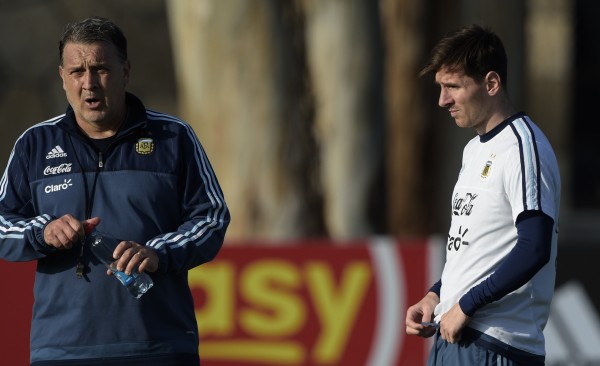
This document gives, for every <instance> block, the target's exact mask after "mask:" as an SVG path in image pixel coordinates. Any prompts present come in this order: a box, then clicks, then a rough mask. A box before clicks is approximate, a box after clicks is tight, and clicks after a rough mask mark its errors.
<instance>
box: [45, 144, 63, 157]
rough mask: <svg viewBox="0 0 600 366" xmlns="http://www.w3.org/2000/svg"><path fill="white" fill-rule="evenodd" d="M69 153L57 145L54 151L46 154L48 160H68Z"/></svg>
mask: <svg viewBox="0 0 600 366" xmlns="http://www.w3.org/2000/svg"><path fill="white" fill-rule="evenodd" d="M66 157H67V153H66V152H65V151H64V150H63V149H62V147H60V146H59V145H56V146H55V147H54V148H53V149H52V150H50V151H49V152H48V154H46V159H54V158H66Z"/></svg>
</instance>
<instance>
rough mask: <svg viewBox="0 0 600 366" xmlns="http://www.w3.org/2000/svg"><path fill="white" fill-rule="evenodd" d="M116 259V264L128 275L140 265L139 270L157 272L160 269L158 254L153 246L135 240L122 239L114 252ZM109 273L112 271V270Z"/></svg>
mask: <svg viewBox="0 0 600 366" xmlns="http://www.w3.org/2000/svg"><path fill="white" fill-rule="evenodd" d="M113 258H115V259H116V261H115V265H116V266H117V269H118V270H119V271H123V272H125V274H127V275H131V273H132V272H133V271H134V270H135V269H136V267H138V266H139V267H138V271H139V272H143V271H146V272H156V270H157V269H158V255H156V252H155V251H154V249H152V248H148V247H146V246H144V245H141V244H139V243H136V242H133V241H122V242H120V243H119V245H117V248H116V249H115V251H114V252H113ZM108 273H111V272H110V270H109V271H108Z"/></svg>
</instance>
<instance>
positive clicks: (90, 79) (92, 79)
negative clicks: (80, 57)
mask: <svg viewBox="0 0 600 366" xmlns="http://www.w3.org/2000/svg"><path fill="white" fill-rule="evenodd" d="M96 83H97V78H96V75H95V74H94V73H93V72H91V71H86V72H85V74H84V75H83V88H84V89H93V88H94V87H95V86H96Z"/></svg>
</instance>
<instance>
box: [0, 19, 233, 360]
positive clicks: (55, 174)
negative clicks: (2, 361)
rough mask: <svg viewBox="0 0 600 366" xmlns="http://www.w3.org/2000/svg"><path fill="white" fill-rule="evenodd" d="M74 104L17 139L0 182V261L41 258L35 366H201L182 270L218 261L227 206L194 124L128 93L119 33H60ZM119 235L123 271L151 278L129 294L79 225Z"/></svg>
mask: <svg viewBox="0 0 600 366" xmlns="http://www.w3.org/2000/svg"><path fill="white" fill-rule="evenodd" d="M59 49H60V62H61V63H60V67H59V71H60V75H61V78H62V81H63V88H64V90H65V92H66V96H67V100H68V101H69V107H68V108H67V111H66V113H65V114H64V115H62V116H58V117H56V118H53V119H50V120H48V121H45V122H42V123H39V124H37V125H35V126H33V127H31V128H29V129H28V130H27V131H25V132H24V133H23V134H22V135H21V136H20V137H19V139H18V140H17V142H16V144H15V146H14V149H13V151H12V153H11V155H10V158H9V161H8V165H7V168H6V171H5V172H4V175H3V176H2V180H1V181H0V257H1V258H3V259H6V260H9V261H32V260H37V273H36V278H35V288H34V295H35V303H34V308H33V319H32V325H31V364H32V365H36V366H41V365H44V366H60V365H80V364H81V365H153V366H154V365H164V366H166V365H178V366H179V365H198V364H199V357H198V328H197V324H196V318H195V313H194V303H193V299H192V295H191V292H190V289H189V286H188V281H187V272H188V270H190V269H191V268H194V267H196V266H198V265H200V264H202V263H205V262H208V261H210V260H211V259H213V258H214V257H215V256H216V255H217V252H218V251H219V249H220V247H221V245H222V243H223V239H224V236H225V231H226V228H227V226H228V224H229V219H230V216H229V211H228V209H227V206H226V204H225V201H224V199H223V194H222V191H221V188H220V187H219V184H218V182H217V179H216V177H215V174H214V172H213V170H212V168H211V165H210V163H209V161H208V159H207V157H206V155H205V153H204V151H203V149H202V146H201V145H200V142H199V141H198V139H197V137H196V135H195V134H194V132H193V131H192V129H191V127H190V126H189V125H188V124H186V123H184V122H182V121H180V120H178V119H177V118H174V117H172V116H169V115H166V114H162V113H158V112H153V111H150V110H147V109H146V108H145V107H144V105H143V104H142V102H141V101H140V100H139V99H138V98H136V97H135V96H133V95H132V94H129V93H127V92H126V91H125V87H126V84H127V81H128V78H129V71H130V66H129V62H128V60H127V53H126V52H127V48H126V40H125V37H124V36H123V34H122V32H121V31H120V29H119V28H118V27H117V26H116V25H115V24H114V23H112V22H111V21H109V20H107V19H103V18H90V19H86V20H83V21H81V22H79V23H76V24H72V25H70V26H69V27H67V30H66V31H65V33H64V34H63V37H62V39H61V42H60V47H59ZM86 223H87V224H91V225H97V228H98V229H99V230H102V231H104V232H107V233H109V234H111V235H112V236H114V237H116V238H118V239H120V240H122V242H121V243H120V244H119V246H118V248H117V249H116V250H115V253H114V254H115V258H116V259H115V262H116V265H117V267H118V269H119V270H124V271H125V272H126V273H131V271H132V270H134V269H135V268H136V267H138V266H139V270H140V271H145V272H147V273H149V274H150V276H151V277H152V280H153V282H154V286H153V287H152V288H151V289H150V290H149V291H148V292H147V293H146V294H144V295H143V296H142V297H141V298H139V299H136V298H135V297H133V296H132V295H131V294H129V292H128V290H127V289H126V288H125V287H124V286H122V285H121V284H120V283H119V281H117V280H116V278H115V277H114V276H111V275H110V272H107V270H106V267H105V266H104V265H103V264H101V263H100V262H99V261H98V260H97V259H96V258H95V257H94V256H93V254H92V253H91V252H90V249H89V248H87V247H86V246H85V245H83V244H82V242H83V239H84V236H85V233H84V225H85V224H86Z"/></svg>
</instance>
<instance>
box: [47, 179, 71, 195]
mask: <svg viewBox="0 0 600 366" xmlns="http://www.w3.org/2000/svg"><path fill="white" fill-rule="evenodd" d="M72 185H73V183H71V179H65V180H64V181H63V182H62V183H61V184H51V185H49V186H46V187H44V192H46V193H52V192H58V191H64V190H66V189H68V188H69V187H70V186H72Z"/></svg>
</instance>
